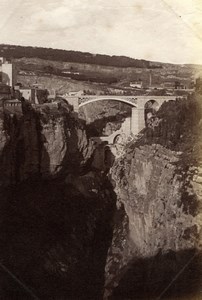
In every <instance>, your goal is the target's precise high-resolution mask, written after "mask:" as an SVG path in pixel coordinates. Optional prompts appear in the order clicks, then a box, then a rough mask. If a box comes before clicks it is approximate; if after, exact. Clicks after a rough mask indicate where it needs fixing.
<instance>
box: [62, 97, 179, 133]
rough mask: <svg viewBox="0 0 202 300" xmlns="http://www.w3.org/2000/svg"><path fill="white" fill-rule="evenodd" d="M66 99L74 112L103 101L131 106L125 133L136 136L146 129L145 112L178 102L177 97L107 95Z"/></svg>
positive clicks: (124, 129)
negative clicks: (166, 102)
mask: <svg viewBox="0 0 202 300" xmlns="http://www.w3.org/2000/svg"><path fill="white" fill-rule="evenodd" d="M65 99H66V100H67V101H68V102H69V104H71V105H73V107H74V110H75V111H76V112H78V110H79V108H80V107H82V106H84V105H87V104H89V103H93V102H96V101H103V100H114V101H120V102H123V103H126V104H129V105H131V107H132V113H131V118H130V122H126V123H127V124H126V123H125V124H124V128H123V131H124V133H125V134H126V135H129V134H130V133H132V134H134V135H136V134H138V133H139V132H140V131H141V130H142V129H143V128H144V127H145V112H147V111H148V112H149V111H151V110H152V109H154V110H155V111H157V110H158V109H159V108H160V107H161V105H162V104H163V103H164V102H165V101H170V100H176V96H148V95H141V96H117V95H107V96H98V95H93V96H80V97H76V96H73V97H71V96H66V97H65Z"/></svg>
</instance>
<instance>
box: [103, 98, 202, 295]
mask: <svg viewBox="0 0 202 300" xmlns="http://www.w3.org/2000/svg"><path fill="white" fill-rule="evenodd" d="M201 112H202V110H201V103H200V102H199V101H197V100H196V99H195V100H187V101H180V100H179V101H177V102H169V103H165V104H164V105H163V106H162V108H161V110H160V111H159V113H158V115H157V116H156V117H155V118H153V120H151V122H150V123H149V124H148V128H146V129H145V131H144V132H143V134H142V136H141V137H140V138H139V139H138V140H137V141H136V142H132V143H131V144H129V145H127V147H126V149H125V154H124V155H123V156H122V157H121V158H120V159H118V160H117V161H116V163H115V165H114V166H113V168H112V172H111V173H112V174H111V176H112V180H113V182H114V184H115V192H116V195H117V199H118V207H119V209H118V211H117V217H116V221H115V227H114V234H113V240H112V245H111V247H110V249H109V253H108V260H107V265H106V291H105V298H106V299H109V298H110V299H139V298H141V299H157V298H158V297H160V298H158V299H164V298H165V297H167V298H166V299H175V297H180V296H181V297H182V299H198V298H197V297H198V296H196V298H188V297H189V294H190V295H191V296H190V297H193V292H196V293H197V292H198V290H199V288H200V285H201V281H200V280H201V278H202V277H201V275H202V274H201V272H200V268H201V259H200V248H201V241H202V240H201V228H202V227H201V226H202V210H201V208H202V205H201V203H202V173H201V170H202V152H201V147H202V136H201V130H202V127H201V120H202V118H201V117H202V114H201ZM187 263H188V265H187V266H186V264H187ZM197 264H198V265H197ZM191 272H192V275H191ZM178 277H179V278H178ZM183 293H184V295H186V297H187V298H183V296H182V294H183ZM138 297H139V298H138ZM169 297H170V298H169Z"/></svg>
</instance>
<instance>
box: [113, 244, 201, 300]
mask: <svg viewBox="0 0 202 300" xmlns="http://www.w3.org/2000/svg"><path fill="white" fill-rule="evenodd" d="M185 266H187V267H186V268H185V269H183V268H184V267H185ZM177 274H179V276H178V277H177ZM175 278H176V279H175ZM174 279H175V280H174ZM171 283H172V284H171ZM201 287H202V253H201V252H199V251H198V250H196V249H191V250H184V251H183V250H182V251H179V252H174V251H170V252H168V253H167V254H164V255H163V254H161V253H160V252H159V254H157V255H156V256H155V257H150V258H142V259H141V258H139V259H136V260H135V259H134V261H133V262H131V263H130V264H129V266H128V267H127V270H126V271H125V275H124V276H123V277H122V279H121V280H120V282H119V285H118V287H117V288H115V290H114V292H113V295H112V296H111V297H110V299H111V300H112V299H114V300H115V299H116V300H118V299H119V300H124V299H127V300H129V299H131V300H133V299H137V300H138V299H144V300H149V299H155V300H157V299H167V300H168V299H169V300H172V299H179V300H184V299H199V298H200V297H201V296H200V295H201ZM195 297H196V298H195Z"/></svg>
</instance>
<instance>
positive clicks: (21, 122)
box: [0, 99, 202, 300]
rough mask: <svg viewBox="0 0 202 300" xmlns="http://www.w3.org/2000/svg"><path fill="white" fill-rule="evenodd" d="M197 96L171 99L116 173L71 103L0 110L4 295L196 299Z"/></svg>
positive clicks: (200, 219) (0, 289)
mask: <svg viewBox="0 0 202 300" xmlns="http://www.w3.org/2000/svg"><path fill="white" fill-rule="evenodd" d="M199 100H200V99H199ZM199 100H198V99H192V100H187V101H177V102H168V103H165V104H164V105H163V106H162V108H161V110H160V111H159V112H158V115H157V116H156V117H154V118H153V119H152V120H151V122H149V123H148V127H147V128H146V129H145V130H144V132H142V133H141V135H140V136H139V137H138V138H136V140H134V141H132V142H131V143H130V144H128V145H127V146H126V148H125V153H124V154H123V155H122V156H121V157H120V158H119V159H117V160H116V161H115V163H114V165H113V167H112V169H111V172H110V174H109V177H110V179H111V182H110V181H109V180H108V178H107V176H106V173H105V172H103V171H102V168H101V167H100V166H99V167H98V165H99V164H98V163H97V164H96V163H95V161H94V162H92V159H93V158H92V154H93V153H94V152H93V151H94V147H93V145H92V144H91V142H90V141H89V140H88V139H87V137H86V134H85V130H84V128H83V126H82V125H81V124H80V122H79V121H78V120H77V119H76V118H75V117H74V115H73V113H72V112H71V111H70V108H69V107H64V106H61V107H57V108H54V107H51V108H50V107H49V106H41V107H38V108H36V109H33V108H31V107H30V106H29V105H26V104H23V113H22V114H21V115H15V114H14V115H5V114H2V116H1V118H0V132H1V134H0V182H1V187H0V194H1V201H0V211H1V213H0V295H1V297H2V299H3V300H7V299H8V300H10V299H13V300H17V299H32V298H35V299H38V298H39V299H47V300H49V299H53V300H60V299H61V300H62V299H65V300H66V299H72V300H76V299H79V300H80V299H83V300H84V299H103V287H104V285H105V291H104V298H105V299H121V300H125V299H145V300H146V299H172V300H173V299H177V298H178V299H179V297H180V299H192V300H193V299H200V293H198V289H199V287H200V284H201V282H200V280H201V278H202V274H201V270H202V263H201V226H202V214H201V209H202V205H201V197H202V152H201V148H202V136H201V130H202V122H201V119H202V118H201V115H202V114H201V102H200V101H199ZM108 150H109V149H108ZM97 153H98V154H99V151H98V152H97ZM95 156H96V155H95ZM95 156H94V157H95ZM103 159H105V158H103ZM96 166H97V167H96ZM112 185H113V187H114V191H115V193H114V191H113V188H112ZM115 202H116V204H117V205H116V207H117V208H116V207H115ZM112 229H113V232H112ZM104 269H105V278H104ZM104 282H105V284H104ZM194 293H195V294H196V295H194ZM194 297H195V298H194ZM197 297H198V298H197Z"/></svg>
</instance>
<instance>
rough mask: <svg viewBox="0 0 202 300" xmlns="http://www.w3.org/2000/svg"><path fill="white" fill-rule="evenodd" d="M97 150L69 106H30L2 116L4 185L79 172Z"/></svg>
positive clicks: (1, 177)
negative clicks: (19, 111) (32, 178)
mask: <svg viewBox="0 0 202 300" xmlns="http://www.w3.org/2000/svg"><path fill="white" fill-rule="evenodd" d="M93 151H94V147H93V144H92V143H91V142H90V141H89V140H88V139H87V136H86V132H85V130H84V128H83V126H82V125H81V123H80V122H79V121H78V119H76V118H75V117H74V115H73V112H71V111H70V109H69V108H68V106H61V107H59V108H58V107H57V108H56V107H53V106H52V107H49V106H48V105H44V106H41V107H38V108H32V107H29V106H27V107H26V108H24V109H23V114H22V115H20V114H13V115H11V114H3V113H2V114H1V117H0V174H1V175H0V184H1V185H6V184H10V183H17V182H21V181H23V180H26V179H28V178H31V177H33V176H37V177H38V176H41V177H42V178H50V177H54V176H58V175H59V174H60V173H63V171H64V172H67V173H68V171H69V172H74V170H76V172H78V169H82V167H84V166H85V165H86V163H87V162H88V161H89V159H90V158H91V156H92V153H93Z"/></svg>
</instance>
